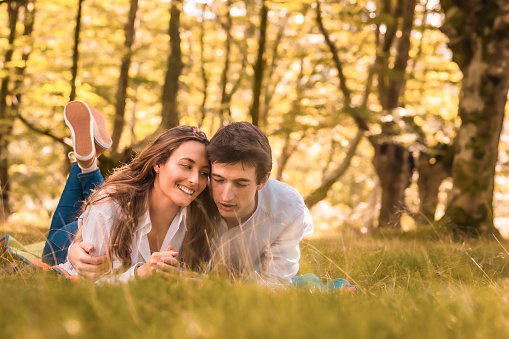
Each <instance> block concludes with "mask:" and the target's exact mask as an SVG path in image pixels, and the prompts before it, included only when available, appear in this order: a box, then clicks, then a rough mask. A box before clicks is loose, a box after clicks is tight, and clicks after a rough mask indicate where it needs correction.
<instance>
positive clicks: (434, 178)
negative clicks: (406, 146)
mask: <svg viewBox="0 0 509 339" xmlns="http://www.w3.org/2000/svg"><path fill="white" fill-rule="evenodd" d="M452 157H453V148H452V147H451V146H449V145H446V144H439V145H438V146H437V147H435V148H433V149H431V150H430V151H428V152H424V151H423V152H420V154H419V157H418V158H417V161H416V168H417V172H418V173H419V178H418V179H417V187H418V188H419V212H418V213H417V214H416V218H415V219H416V221H417V222H418V223H419V224H429V223H433V222H434V221H435V213H436V210H437V206H438V193H439V188H440V185H441V184H442V182H443V181H444V180H445V179H447V178H448V177H450V176H451V169H452Z"/></svg>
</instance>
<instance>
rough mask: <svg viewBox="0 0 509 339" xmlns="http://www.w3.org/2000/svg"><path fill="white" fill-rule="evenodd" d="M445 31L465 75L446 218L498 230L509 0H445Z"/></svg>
mask: <svg viewBox="0 0 509 339" xmlns="http://www.w3.org/2000/svg"><path fill="white" fill-rule="evenodd" d="M442 8H443V9H444V12H445V22H444V25H443V26H442V30H443V32H444V33H445V34H446V35H447V36H448V37H449V39H450V42H449V47H450V48H451V50H452V52H453V60H454V61H455V62H456V63H457V64H458V66H459V68H460V70H461V72H462V73H463V82H462V88H461V93H460V102H459V108H458V114H459V116H460V118H461V126H460V128H459V130H458V134H457V136H456V142H455V150H454V161H453V169H452V170H453V175H452V179H453V188H452V190H451V192H450V194H449V203H448V206H447V208H446V211H445V215H444V217H443V219H442V220H443V221H444V222H445V223H446V224H448V225H449V226H450V227H451V228H452V229H453V230H454V231H457V232H459V233H461V234H463V235H466V236H479V235H488V234H491V233H498V232H497V230H496V228H495V227H494V225H493V189H494V177H495V165H496V161H497V158H498V144H499V140H500V133H501V130H502V125H503V120H504V113H505V106H506V103H507V93H508V90H509V2H507V1H505V0H488V1H481V0H465V1H451V0H443V1H442Z"/></svg>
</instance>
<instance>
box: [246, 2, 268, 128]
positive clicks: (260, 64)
mask: <svg viewBox="0 0 509 339" xmlns="http://www.w3.org/2000/svg"><path fill="white" fill-rule="evenodd" d="M268 13H269V8H268V7H267V5H266V3H265V0H262V8H261V10H260V30H259V34H260V36H259V39H258V55H257V58H256V63H255V65H254V81H253V104H252V105H251V109H250V110H249V114H250V115H251V120H252V123H253V125H255V126H258V125H259V124H260V96H261V92H262V83H263V72H264V68H265V42H266V39H267V21H268Z"/></svg>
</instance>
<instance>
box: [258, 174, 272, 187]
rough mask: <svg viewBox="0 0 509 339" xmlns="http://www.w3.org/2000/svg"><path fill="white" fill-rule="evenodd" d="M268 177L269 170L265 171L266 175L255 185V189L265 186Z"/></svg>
mask: <svg viewBox="0 0 509 339" xmlns="http://www.w3.org/2000/svg"><path fill="white" fill-rule="evenodd" d="M269 177H270V172H269V173H267V175H266V176H265V177H264V178H263V179H262V181H260V183H259V184H258V185H256V189H257V190H261V189H262V188H263V186H265V184H266V183H267V181H268V180H269Z"/></svg>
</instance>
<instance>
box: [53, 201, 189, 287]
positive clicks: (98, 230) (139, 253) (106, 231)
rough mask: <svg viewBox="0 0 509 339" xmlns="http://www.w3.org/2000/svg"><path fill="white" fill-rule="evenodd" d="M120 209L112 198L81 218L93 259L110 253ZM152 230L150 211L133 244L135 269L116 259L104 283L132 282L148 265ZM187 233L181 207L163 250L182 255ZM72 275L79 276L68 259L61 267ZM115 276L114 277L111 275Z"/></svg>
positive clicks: (84, 238)
mask: <svg viewBox="0 0 509 339" xmlns="http://www.w3.org/2000/svg"><path fill="white" fill-rule="evenodd" d="M120 214H121V213H120V206H119V205H118V203H116V202H115V201H113V200H112V199H111V198H105V199H104V200H102V201H100V202H98V203H95V204H93V205H91V206H90V207H89V208H87V210H86V211H85V212H83V214H82V215H81V216H80V217H79V219H78V226H79V227H82V236H83V241H86V242H89V243H91V244H92V245H93V246H94V250H93V251H92V252H91V253H90V254H91V255H93V256H100V255H103V254H107V253H108V248H109V245H110V235H111V229H112V227H113V224H114V223H115V222H116V220H117V219H118V217H119V216H120ZM151 230H152V223H151V220H150V214H149V212H148V210H147V211H146V212H145V214H143V215H142V216H141V217H140V218H139V220H138V225H137V227H136V231H135V233H134V238H133V241H132V244H131V266H130V267H129V268H127V270H125V268H123V266H124V263H123V262H122V261H121V260H120V259H119V258H116V257H114V258H113V272H109V273H108V274H106V275H105V276H103V277H102V278H100V280H106V281H112V282H113V281H128V280H130V279H133V278H134V270H135V268H136V267H138V266H141V265H142V264H144V263H146V262H147V261H148V259H149V258H150V255H151V253H150V246H149V242H148V233H149V232H150V231H151ZM185 234H186V209H185V208H180V210H179V211H178V212H177V214H176V215H175V217H174V218H173V221H172V223H171V225H170V227H169V229H168V232H166V236H165V238H164V241H163V244H162V246H161V248H160V249H159V251H164V250H166V248H167V247H168V246H170V245H171V246H172V247H173V250H174V251H176V252H178V251H179V250H180V248H181V246H182V242H183V241H184V237H185ZM59 266H60V267H61V268H63V269H65V270H66V271H67V272H68V273H69V274H70V275H77V274H78V273H77V272H76V270H75V269H74V267H73V266H72V265H71V263H70V262H69V260H68V259H66V261H65V263H63V264H60V265H59ZM111 273H113V275H112V274H111Z"/></svg>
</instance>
